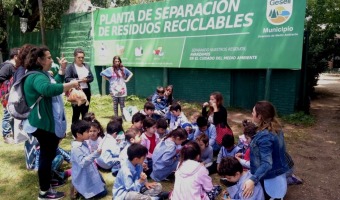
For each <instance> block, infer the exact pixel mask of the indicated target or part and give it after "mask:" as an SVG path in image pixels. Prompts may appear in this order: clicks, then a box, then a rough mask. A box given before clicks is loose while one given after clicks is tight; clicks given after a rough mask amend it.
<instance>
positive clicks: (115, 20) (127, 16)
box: [100, 11, 135, 25]
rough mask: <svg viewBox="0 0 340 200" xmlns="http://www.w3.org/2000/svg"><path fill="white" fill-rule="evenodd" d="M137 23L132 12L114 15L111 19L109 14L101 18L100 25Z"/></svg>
mask: <svg viewBox="0 0 340 200" xmlns="http://www.w3.org/2000/svg"><path fill="white" fill-rule="evenodd" d="M131 22H135V14H134V12H133V11H131V12H122V13H112V15H111V18H110V17H109V15H108V14H102V15H101V16H100V25H102V24H105V25H110V24H121V23H131Z"/></svg>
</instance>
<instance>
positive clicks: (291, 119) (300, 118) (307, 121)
mask: <svg viewBox="0 0 340 200" xmlns="http://www.w3.org/2000/svg"><path fill="white" fill-rule="evenodd" d="M281 119H282V120H283V121H284V122H286V123H289V124H294V125H302V126H312V125H314V124H315V117H313V116H312V115H306V114H305V113H304V112H297V113H293V114H290V115H284V116H282V117H281Z"/></svg>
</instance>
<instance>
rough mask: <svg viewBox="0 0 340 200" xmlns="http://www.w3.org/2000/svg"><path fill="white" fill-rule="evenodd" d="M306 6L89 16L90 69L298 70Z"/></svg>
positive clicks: (285, 2)
mask: <svg viewBox="0 0 340 200" xmlns="http://www.w3.org/2000/svg"><path fill="white" fill-rule="evenodd" d="M305 7H306V1H305V0H261V1H260V0H213V1H207V0H203V1H183V0H170V1H164V2H157V3H150V4H141V5H136V6H128V7H121V8H113V9H101V10H97V11H95V12H94V16H93V20H94V21H93V22H94V23H93V24H94V44H93V46H94V52H95V54H94V55H95V65H99V66H101V65H112V58H113V56H115V55H119V56H120V57H121V59H122V62H123V64H124V65H126V66H130V67H173V68H180V67H181V68H216V69H261V68H272V69H300V68H301V59H302V45H303V31H304V19H305Z"/></svg>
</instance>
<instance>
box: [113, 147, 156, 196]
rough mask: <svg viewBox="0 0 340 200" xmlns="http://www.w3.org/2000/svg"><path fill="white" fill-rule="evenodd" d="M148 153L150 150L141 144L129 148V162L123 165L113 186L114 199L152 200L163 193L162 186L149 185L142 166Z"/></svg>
mask: <svg viewBox="0 0 340 200" xmlns="http://www.w3.org/2000/svg"><path fill="white" fill-rule="evenodd" d="M147 153H148V149H147V148H146V147H144V146H143V145H141V144H131V145H130V146H129V147H128V149H127V154H128V160H126V162H125V163H124V164H122V168H121V169H120V170H119V172H118V174H117V177H116V179H115V183H114V185H113V189H112V195H113V199H115V200H124V199H146V200H151V196H157V195H159V194H160V193H161V192H162V185H161V184H160V183H155V182H154V183H149V182H148V181H147V176H146V174H145V173H144V172H143V167H142V164H143V162H144V159H145V157H146V154H147ZM145 189H146V190H145ZM141 191H143V192H141Z"/></svg>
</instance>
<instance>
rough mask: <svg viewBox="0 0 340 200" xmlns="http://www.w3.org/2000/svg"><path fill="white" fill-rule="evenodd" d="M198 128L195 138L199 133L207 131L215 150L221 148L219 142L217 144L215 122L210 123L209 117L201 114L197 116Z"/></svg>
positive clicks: (210, 143)
mask: <svg viewBox="0 0 340 200" xmlns="http://www.w3.org/2000/svg"><path fill="white" fill-rule="evenodd" d="M197 127H198V128H197V129H196V131H195V133H194V138H195V139H196V138H197V136H198V135H200V134H201V133H205V134H206V135H207V136H208V138H209V145H210V146H211V147H212V148H213V150H214V151H218V150H220V147H219V145H218V144H216V128H215V126H214V124H210V123H208V119H207V118H205V117H203V116H199V117H198V118H197Z"/></svg>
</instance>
